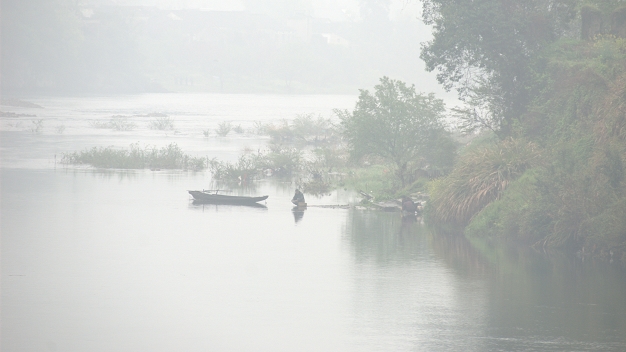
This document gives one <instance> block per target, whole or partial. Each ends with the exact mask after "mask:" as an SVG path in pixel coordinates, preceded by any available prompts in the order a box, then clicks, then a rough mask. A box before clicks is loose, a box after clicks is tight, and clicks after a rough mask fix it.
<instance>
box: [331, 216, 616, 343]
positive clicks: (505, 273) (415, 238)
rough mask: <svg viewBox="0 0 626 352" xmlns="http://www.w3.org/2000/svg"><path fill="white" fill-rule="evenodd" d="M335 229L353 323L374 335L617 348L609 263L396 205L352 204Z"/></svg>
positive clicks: (612, 269)
mask: <svg viewBox="0 0 626 352" xmlns="http://www.w3.org/2000/svg"><path fill="white" fill-rule="evenodd" d="M343 233H344V236H345V241H346V243H347V244H349V248H350V251H351V253H352V255H353V259H354V262H355V268H354V272H353V297H352V298H351V302H352V304H353V309H354V314H357V315H358V316H359V320H358V321H355V322H354V328H355V333H356V334H365V333H366V332H367V333H369V334H370V335H371V336H375V337H372V340H375V341H376V342H377V343H378V342H381V341H385V343H387V344H390V345H393V343H394V341H393V340H392V339H390V338H389V336H390V335H393V334H403V336H406V337H407V339H406V340H405V341H404V342H405V345H403V346H401V348H398V349H403V350H408V349H424V350H446V349H451V350H460V349H463V350H475V351H483V350H505V351H528V350H537V351H561V350H579V351H598V350H602V351H625V350H626V271H625V270H624V268H622V267H620V266H618V265H612V264H611V263H609V262H606V261H598V260H596V261H594V260H586V261H583V260H582V259H581V258H577V257H576V256H575V255H570V254H565V253H560V252H557V253H543V252H537V251H533V250H532V249H528V248H526V247H522V248H520V247H517V246H508V247H507V246H502V245H495V244H492V243H487V242H484V241H479V240H475V239H474V240H472V241H470V240H468V239H466V238H465V237H463V236H462V235H457V236H442V235H433V234H431V232H429V231H428V229H427V228H425V227H424V226H423V225H421V224H420V221H419V219H418V218H406V217H402V216H401V215H399V214H398V213H384V212H368V211H351V212H350V213H349V220H348V221H347V224H346V226H345V228H344V231H343ZM435 311H436V312H437V313H434V312H435ZM392 312H393V313H392ZM376 321H377V322H378V324H377V323H376ZM381 322H383V323H385V324H390V325H393V326H394V328H393V329H391V328H389V329H387V328H385V327H384V326H383V325H380V323H381ZM444 332H445V334H444ZM432 334H444V335H440V336H439V338H437V339H434V338H433V335H432ZM444 337H445V338H444ZM386 339H387V340H386ZM381 349H384V348H383V347H382V346H381Z"/></svg>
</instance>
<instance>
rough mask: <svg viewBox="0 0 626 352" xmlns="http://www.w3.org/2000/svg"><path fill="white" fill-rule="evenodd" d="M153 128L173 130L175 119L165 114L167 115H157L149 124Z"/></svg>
mask: <svg viewBox="0 0 626 352" xmlns="http://www.w3.org/2000/svg"><path fill="white" fill-rule="evenodd" d="M148 126H149V127H150V129H152V130H161V131H167V130H173V129H174V119H173V118H171V117H169V116H167V115H165V116H156V117H155V118H154V120H152V121H150V124H149V125H148Z"/></svg>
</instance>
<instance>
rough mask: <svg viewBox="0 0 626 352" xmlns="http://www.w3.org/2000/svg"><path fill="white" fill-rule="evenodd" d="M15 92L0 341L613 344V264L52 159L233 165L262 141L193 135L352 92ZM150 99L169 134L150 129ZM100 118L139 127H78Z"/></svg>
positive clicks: (625, 337) (619, 284)
mask: <svg viewBox="0 0 626 352" xmlns="http://www.w3.org/2000/svg"><path fill="white" fill-rule="evenodd" d="M28 100H29V101H31V102H34V103H37V104H39V105H41V106H43V107H44V108H43V109H37V108H18V107H9V106H3V107H2V111H11V112H15V113H21V114H34V115H37V116H36V117H10V118H9V117H4V118H2V120H1V121H0V122H1V125H0V127H1V130H0V137H1V139H0V143H1V152H2V154H1V156H2V159H1V160H2V165H1V169H0V172H1V174H0V176H1V177H0V181H1V184H0V190H1V199H0V200H1V202H0V206H1V217H0V234H1V241H2V242H1V256H2V257H1V274H2V277H1V280H2V281H1V289H2V291H1V294H2V297H1V298H2V300H1V322H2V325H1V333H2V335H1V346H0V347H1V349H2V351H6V352H12V351H625V350H626V272H625V271H624V269H623V267H622V266H621V265H620V264H618V263H612V262H609V261H603V260H592V259H589V258H582V257H578V256H576V255H575V254H569V253H559V252H555V253H543V252H537V251H533V250H531V249H528V248H516V247H507V248H502V247H498V246H493V245H490V244H489V243H481V242H473V243H470V242H469V241H468V240H466V239H465V238H463V237H461V236H441V235H439V236H438V235H434V234H433V233H432V232H431V231H429V230H428V229H427V228H426V227H425V226H424V225H423V224H422V223H421V221H420V220H419V219H403V218H402V217H401V215H400V214H399V213H388V212H377V211H370V210H362V209H356V208H351V209H339V208H336V209H329V208H322V207H313V206H312V207H309V208H308V209H307V210H305V211H304V212H303V213H294V212H293V211H292V207H291V204H290V203H289V199H290V198H291V196H292V195H293V190H294V185H293V184H292V183H290V182H288V181H284V180H278V179H273V178H268V179H264V180H260V181H258V182H256V183H255V184H254V185H253V186H250V187H248V188H246V189H242V190H239V191H240V192H248V193H253V194H258V195H269V198H268V200H267V201H266V202H264V203H263V205H264V207H242V206H224V205H219V206H217V205H194V204H193V203H192V202H191V201H190V199H189V195H188V194H187V192H186V190H189V189H202V188H207V187H208V186H209V184H210V181H211V180H210V175H209V174H208V173H206V172H191V171H150V170H134V171H115V170H109V171H103V170H93V169H91V168H85V167H80V168H73V167H72V168H68V167H65V166H63V165H61V164H60V163H59V161H60V158H61V156H62V154H63V153H67V152H72V151H75V150H82V149H84V148H87V147H91V146H108V145H115V146H119V147H125V146H128V145H129V144H130V143H134V142H140V143H145V144H150V145H156V146H159V147H160V146H164V145H167V144H169V143H172V142H176V143H177V144H178V145H179V146H181V148H182V149H183V150H184V151H186V152H188V153H190V154H193V155H194V156H208V157H217V158H219V159H223V160H235V159H236V158H237V156H238V155H239V154H240V153H241V151H242V150H243V149H245V148H248V149H249V148H259V149H260V148H263V147H264V145H265V143H267V139H266V138H264V137H259V136H258V135H254V134H251V133H243V134H234V133H231V134H230V135H229V136H227V137H217V136H215V135H210V136H209V137H205V136H204V133H203V130H212V129H214V128H215V127H216V126H217V125H218V124H219V123H220V122H222V121H231V122H233V123H234V124H241V125H242V127H244V128H250V127H252V126H253V124H254V122H255V121H264V122H276V123H278V122H280V120H281V119H292V118H294V117H295V115H296V114H301V113H314V114H320V115H322V116H323V117H331V116H332V109H333V108H342V109H351V108H353V105H354V103H355V101H356V97H355V96H280V95H269V96H264V95H211V94H153V95H139V96H120V97H102V98H97V97H78V98H61V97H37V98H31V99H28ZM152 113H165V114H167V115H169V116H171V117H173V119H174V126H175V129H174V130H172V131H159V130H151V129H149V128H147V125H148V124H149V121H150V117H141V116H145V115H148V114H152ZM113 115H124V116H129V119H132V121H135V123H136V124H137V127H136V129H134V130H132V131H112V130H107V129H97V128H94V127H93V126H94V125H93V123H90V121H93V120H103V119H104V120H106V119H108V118H110V117H111V116H113ZM137 115H141V116H137ZM39 120H41V121H42V122H41V123H39V126H40V128H39V130H38V131H36V122H37V121H39ZM33 121H35V122H33ZM307 201H308V203H309V204H310V205H322V204H346V203H349V202H354V201H356V198H355V196H354V194H353V193H351V192H349V191H346V190H337V191H334V192H332V193H331V194H330V195H327V196H324V197H321V198H316V197H313V196H307Z"/></svg>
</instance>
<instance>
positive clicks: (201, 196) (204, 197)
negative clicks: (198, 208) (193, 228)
mask: <svg viewBox="0 0 626 352" xmlns="http://www.w3.org/2000/svg"><path fill="white" fill-rule="evenodd" d="M188 192H189V194H191V196H193V199H194V200H195V201H198V202H203V203H212V204H255V203H257V202H261V201H264V200H266V199H267V198H268V197H269V196H261V197H242V196H228V195H224V194H211V193H206V192H202V191H188Z"/></svg>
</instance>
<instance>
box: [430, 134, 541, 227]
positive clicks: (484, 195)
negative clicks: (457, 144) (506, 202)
mask: <svg viewBox="0 0 626 352" xmlns="http://www.w3.org/2000/svg"><path fill="white" fill-rule="evenodd" d="M538 156H539V152H538V148H537V147H536V145H535V144H533V143H529V142H524V141H521V140H515V139H507V140H505V141H503V142H500V143H498V144H494V145H491V146H485V147H479V148H475V149H472V150H470V151H468V152H467V153H465V154H463V155H462V156H461V157H460V158H459V161H458V163H457V165H456V167H455V169H454V170H453V171H452V172H451V173H450V175H448V176H447V177H445V178H443V179H442V180H440V181H438V182H435V183H433V185H432V186H431V200H432V206H433V208H432V209H433V213H432V214H431V215H432V219H434V220H436V222H441V223H444V222H451V223H454V224H457V225H465V224H467V223H468V222H469V221H470V219H471V218H472V217H473V216H474V215H476V214H477V213H478V212H479V211H481V210H482V209H483V208H484V207H485V206H487V205H488V204H489V203H491V202H493V201H495V200H497V199H499V198H500V197H501V196H502V194H503V191H504V190H505V189H506V188H507V186H508V185H509V184H510V183H511V182H513V181H514V180H516V179H517V178H518V177H520V176H521V175H522V174H523V173H524V171H526V170H527V169H529V168H530V167H531V166H532V165H533V164H534V163H536V162H537V159H538Z"/></svg>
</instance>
